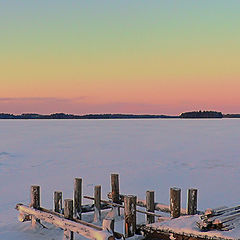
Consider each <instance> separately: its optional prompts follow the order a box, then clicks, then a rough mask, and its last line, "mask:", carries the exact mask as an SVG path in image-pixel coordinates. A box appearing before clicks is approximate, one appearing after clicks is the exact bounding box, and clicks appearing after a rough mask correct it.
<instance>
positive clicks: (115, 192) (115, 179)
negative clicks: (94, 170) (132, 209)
mask: <svg viewBox="0 0 240 240" xmlns="http://www.w3.org/2000/svg"><path fill="white" fill-rule="evenodd" d="M111 186H112V201H113V202H114V203H117V204H122V202H121V201H120V195H119V176H118V174H116V173H112V174H111ZM118 216H120V208H118Z"/></svg>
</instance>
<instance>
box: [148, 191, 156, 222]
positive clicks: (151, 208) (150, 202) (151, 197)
mask: <svg viewBox="0 0 240 240" xmlns="http://www.w3.org/2000/svg"><path fill="white" fill-rule="evenodd" d="M154 209H155V203H154V191H147V192H146V211H147V212H153V213H154ZM146 216H147V224H150V223H154V222H155V217H154V216H152V215H146Z"/></svg>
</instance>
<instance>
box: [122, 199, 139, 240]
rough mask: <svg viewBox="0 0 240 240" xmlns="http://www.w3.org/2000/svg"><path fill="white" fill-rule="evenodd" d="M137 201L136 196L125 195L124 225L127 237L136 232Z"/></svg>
mask: <svg viewBox="0 0 240 240" xmlns="http://www.w3.org/2000/svg"><path fill="white" fill-rule="evenodd" d="M136 203H137V197H136V196H132V195H128V196H124V222H125V224H124V225H125V237H126V238H127V237H132V236H134V234H135V232H136Z"/></svg>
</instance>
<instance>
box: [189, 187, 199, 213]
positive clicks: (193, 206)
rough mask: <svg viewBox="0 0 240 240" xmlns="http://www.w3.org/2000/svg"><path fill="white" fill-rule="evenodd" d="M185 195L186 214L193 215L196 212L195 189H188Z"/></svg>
mask: <svg viewBox="0 0 240 240" xmlns="http://www.w3.org/2000/svg"><path fill="white" fill-rule="evenodd" d="M187 197H188V198H187V214H188V215H195V214H196V213H197V189H194V188H191V189H188V196H187Z"/></svg>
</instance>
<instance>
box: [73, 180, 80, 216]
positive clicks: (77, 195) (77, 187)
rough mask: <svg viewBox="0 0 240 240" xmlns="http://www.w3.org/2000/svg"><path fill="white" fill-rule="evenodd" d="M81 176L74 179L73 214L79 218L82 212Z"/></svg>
mask: <svg viewBox="0 0 240 240" xmlns="http://www.w3.org/2000/svg"><path fill="white" fill-rule="evenodd" d="M81 208H82V178H75V180H74V216H75V218H77V219H81V212H82V209H81Z"/></svg>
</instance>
